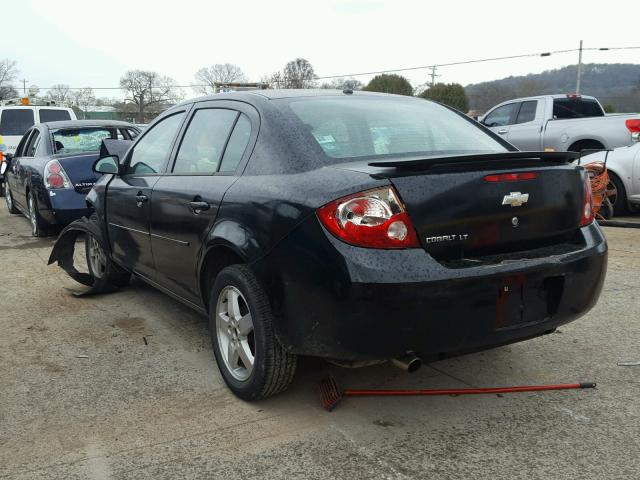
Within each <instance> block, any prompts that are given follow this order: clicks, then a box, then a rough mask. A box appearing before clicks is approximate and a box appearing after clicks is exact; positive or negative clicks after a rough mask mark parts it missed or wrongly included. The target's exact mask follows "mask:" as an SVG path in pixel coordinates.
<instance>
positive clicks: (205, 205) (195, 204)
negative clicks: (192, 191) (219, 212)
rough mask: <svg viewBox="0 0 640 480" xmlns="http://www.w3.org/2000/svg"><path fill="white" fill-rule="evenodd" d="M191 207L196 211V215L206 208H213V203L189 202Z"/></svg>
mask: <svg viewBox="0 0 640 480" xmlns="http://www.w3.org/2000/svg"><path fill="white" fill-rule="evenodd" d="M189 208H190V209H191V211H192V212H193V213H195V214H196V215H197V214H199V213H200V212H203V211H205V210H209V208H211V205H209V204H208V203H207V202H195V201H194V202H189Z"/></svg>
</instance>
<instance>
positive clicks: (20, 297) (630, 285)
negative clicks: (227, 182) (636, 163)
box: [0, 208, 640, 480]
mask: <svg viewBox="0 0 640 480" xmlns="http://www.w3.org/2000/svg"><path fill="white" fill-rule="evenodd" d="M0 211H1V213H0V265H1V269H0V280H1V285H2V288H3V292H4V295H3V299H4V300H3V302H2V306H1V311H2V313H1V314H0V331H1V332H2V334H1V335H0V364H1V365H2V368H1V369H0V478H3V479H4V478H10V479H16V480H22V479H24V480H26V479H29V480H36V479H112V478H113V479H124V478H135V479H146V478H149V479H154V480H161V479H170V478H181V479H192V478H207V479H209V478H225V479H244V478H248V477H254V478H267V479H268V478H283V477H286V478H305V479H314V478H318V479H326V478H337V479H340V478H344V479H356V478H372V477H376V478H390V479H395V478H400V479H403V478H437V479H449V478H491V479H509V480H513V479H527V480H529V479H532V478H552V479H559V478H567V479H569V478H570V479H575V478H589V479H591V478H593V479H603V478H605V479H609V478H620V479H632V478H640V473H639V471H640V469H639V467H640V460H639V458H640V457H639V455H638V451H639V450H640V401H639V400H638V399H639V398H640V384H639V377H640V367H621V366H617V362H619V361H640V349H639V348H638V345H639V339H640V322H639V321H638V319H639V318H640V301H639V300H638V285H640V281H639V280H640V268H639V267H640V241H639V240H640V230H637V229H626V228H620V229H613V228H609V229H606V235H607V237H608V239H609V244H610V257H609V273H608V277H607V281H606V284H605V288H604V292H603V294H602V297H601V299H600V302H599V304H598V306H597V307H596V308H595V309H594V310H592V311H591V312H590V313H589V314H588V315H587V316H586V317H584V318H582V319H580V320H578V321H577V322H574V323H572V324H570V325H567V326H564V327H562V328H561V329H560V331H558V332H557V333H555V334H552V335H547V336H545V337H542V338H538V339H534V340H531V341H528V342H524V343H521V344H516V345H511V346H507V347H503V348H498V349H495V350H491V351H487V352H483V353H479V354H474V355H468V356H465V357H459V358H456V359H451V360H446V361H441V362H437V363H434V364H431V365H429V366H424V367H423V368H422V369H421V370H420V371H419V372H417V373H415V374H412V375H407V374H405V373H402V372H400V371H399V370H397V369H395V368H394V367H391V366H388V365H379V366H375V367H369V368H366V369H359V370H343V369H339V368H337V367H331V366H328V365H326V364H324V363H323V362H319V361H313V360H305V361H304V362H303V363H302V365H301V368H300V371H299V374H298V376H297V378H296V380H295V383H294V385H293V386H292V388H291V390H290V391H288V392H286V393H285V394H283V395H280V396H278V397H276V398H272V399H270V400H267V401H264V402H260V403H253V404H251V403H244V402H242V401H239V400H237V399H236V398H235V397H234V396H233V395H232V394H230V393H229V391H228V390H227V389H226V388H225V386H224V384H223V382H222V379H221V377H220V375H219V373H218V371H217V368H216V366H215V363H214V359H213V354H212V352H211V348H210V344H209V337H208V333H207V330H206V326H205V322H204V319H203V318H201V317H199V316H198V315H196V314H194V313H192V312H190V311H189V310H187V309H186V308H185V307H183V306H182V305H181V304H179V303H176V302H175V301H173V300H171V299H170V298H168V297H167V296H165V295H163V294H161V293H159V292H157V291H155V290H153V289H152V288H150V287H147V286H146V285H144V284H143V283H141V282H139V281H134V282H132V284H131V286H130V287H127V288H125V289H124V290H122V291H120V292H117V293H114V294H110V295H105V296H100V297H92V298H75V297H73V296H72V295H71V293H70V289H74V288H77V285H76V284H74V282H73V281H72V280H71V279H69V278H68V277H67V276H66V275H65V274H64V273H63V272H62V270H60V269H59V268H57V267H53V266H52V267H48V266H46V259H47V257H48V255H49V252H50V249H51V245H52V243H53V240H52V239H34V238H32V237H31V236H30V235H29V226H28V223H27V221H26V219H24V218H23V217H20V216H9V215H8V214H7V213H6V209H5V208H0ZM327 371H332V372H334V374H335V375H336V376H337V377H338V379H339V381H340V382H341V384H342V385H349V386H351V387H364V386H385V387H389V388H393V387H422V388H439V387H464V386H502V385H522V384H538V383H560V382H574V381H595V382H598V389H597V390H584V391H564V392H547V393H524V394H511V395H510V394H505V395H502V396H496V395H489V396H469V397H426V398H381V399H375V398H363V399H346V400H345V401H344V402H343V403H342V404H341V405H340V406H339V407H338V408H337V409H336V410H335V411H334V412H333V413H327V412H325V411H324V410H322V409H321V408H320V404H319V401H318V396H317V391H316V388H317V382H318V380H319V379H320V378H321V377H322V376H323V375H324V374H326V373H327Z"/></svg>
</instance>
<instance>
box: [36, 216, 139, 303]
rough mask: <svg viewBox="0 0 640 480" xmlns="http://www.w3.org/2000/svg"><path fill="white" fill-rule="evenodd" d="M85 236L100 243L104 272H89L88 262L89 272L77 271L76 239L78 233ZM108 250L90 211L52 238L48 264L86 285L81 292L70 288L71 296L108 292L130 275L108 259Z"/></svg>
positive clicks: (127, 279) (124, 281)
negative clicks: (103, 258) (53, 242)
mask: <svg viewBox="0 0 640 480" xmlns="http://www.w3.org/2000/svg"><path fill="white" fill-rule="evenodd" d="M87 235H91V236H92V237H94V238H95V239H96V241H97V242H98V244H99V245H100V248H102V251H103V252H105V257H106V259H107V260H106V262H107V264H106V266H105V271H104V273H103V274H102V275H100V276H96V275H95V274H94V273H93V272H91V268H89V265H87V270H88V271H89V273H84V272H81V271H79V270H78V269H77V268H76V265H75V259H74V252H75V248H76V241H77V239H78V237H79V236H85V237H86V236H87ZM109 251H110V250H109V245H108V242H107V241H106V238H105V237H104V233H103V230H102V228H100V224H99V223H98V218H97V216H96V215H95V214H94V215H92V216H91V218H86V217H82V218H81V219H79V220H76V221H75V222H73V223H70V224H69V225H67V226H66V227H65V228H64V229H63V230H62V232H60V236H59V237H58V239H57V240H56V243H55V244H54V246H53V250H51V255H49V261H48V265H51V264H52V263H55V262H57V263H58V266H59V267H60V268H62V269H63V270H64V271H65V272H67V274H68V275H69V276H70V277H71V278H73V279H74V280H75V281H76V282H78V283H81V284H82V285H85V286H87V287H89V289H88V290H85V291H83V292H75V291H74V292H73V293H74V295H77V296H80V295H90V294H96V293H109V292H113V291H115V290H117V289H119V288H120V287H123V286H125V285H126V284H127V283H128V282H129V278H130V276H131V274H130V273H129V272H127V271H125V270H123V269H122V268H120V267H119V266H118V265H116V264H115V263H113V261H112V260H111V259H110V256H109V253H108V252H109Z"/></svg>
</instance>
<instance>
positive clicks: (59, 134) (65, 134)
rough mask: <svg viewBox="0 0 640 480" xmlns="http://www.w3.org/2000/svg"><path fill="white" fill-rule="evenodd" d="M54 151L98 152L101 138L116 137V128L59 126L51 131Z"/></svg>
mask: <svg viewBox="0 0 640 480" xmlns="http://www.w3.org/2000/svg"><path fill="white" fill-rule="evenodd" d="M51 135H52V137H53V145H54V149H55V153H90V152H99V151H100V145H101V144H102V140H104V139H105V138H110V139H116V138H118V133H117V129H116V128H105V127H90V128H61V129H58V130H53V131H52V132H51Z"/></svg>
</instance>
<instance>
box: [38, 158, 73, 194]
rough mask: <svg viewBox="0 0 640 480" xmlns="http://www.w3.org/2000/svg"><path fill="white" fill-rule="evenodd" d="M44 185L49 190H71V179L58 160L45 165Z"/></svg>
mask: <svg viewBox="0 0 640 480" xmlns="http://www.w3.org/2000/svg"><path fill="white" fill-rule="evenodd" d="M44 185H45V186H46V187H47V188H49V189H56V188H71V182H70V181H69V177H68V176H67V174H66V173H65V171H64V169H63V168H62V165H60V163H59V162H58V161H57V160H51V161H50V162H49V163H47V164H46V165H45V167H44Z"/></svg>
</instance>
